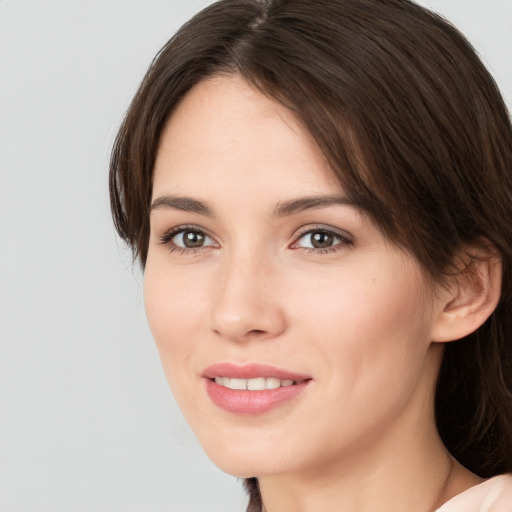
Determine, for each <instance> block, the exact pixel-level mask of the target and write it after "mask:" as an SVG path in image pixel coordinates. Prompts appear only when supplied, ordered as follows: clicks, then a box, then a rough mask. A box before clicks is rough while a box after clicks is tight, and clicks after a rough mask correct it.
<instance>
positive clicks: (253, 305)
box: [211, 255, 286, 342]
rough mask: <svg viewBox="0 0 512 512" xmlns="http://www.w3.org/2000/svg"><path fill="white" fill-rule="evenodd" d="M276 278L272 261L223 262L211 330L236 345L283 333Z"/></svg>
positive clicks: (213, 307) (280, 304)
mask: <svg viewBox="0 0 512 512" xmlns="http://www.w3.org/2000/svg"><path fill="white" fill-rule="evenodd" d="M278 275H279V272H278V271H277V269H275V268H273V265H272V263H271V262H268V261H265V260H264V259H263V258H258V257H255V255H252V257H248V258H245V257H242V256H240V257H233V258H232V259H231V260H230V261H226V262H225V263H224V266H223V268H222V269H221V270H220V278H219V282H218V287H217V290H218V292H217V294H216V296H215V297H214V299H213V303H212V320H211V322H212V329H213V331H214V332H215V333H216V334H218V335H220V336H222V337H223V338H225V339H227V340H230V341H235V342H246V341H249V340H253V339H259V340H265V339H271V338H274V337H277V336H279V335H280V334H282V333H283V332H284V331H285V330H286V318H285V314H284V310H283V307H282V306H283V304H282V301H281V298H280V293H279V289H278V288H279V286H278V282H279V280H280V279H279V278H278Z"/></svg>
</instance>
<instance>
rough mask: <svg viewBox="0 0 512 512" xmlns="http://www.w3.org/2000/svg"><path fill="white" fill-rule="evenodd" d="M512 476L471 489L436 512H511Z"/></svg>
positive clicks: (492, 480) (493, 480)
mask: <svg viewBox="0 0 512 512" xmlns="http://www.w3.org/2000/svg"><path fill="white" fill-rule="evenodd" d="M511 511H512V474H507V475H499V476H495V477H493V478H490V479H489V480H486V481H485V482H483V483H481V484H479V485H475V486H474V487H471V488H470V489H468V490H467V491H465V492H463V493H462V494H459V495H458V496H455V497H454V498H452V499H451V500H450V501H448V502H446V503H445V504H444V505H443V506H442V507H441V508H439V509H437V511H436V512H511Z"/></svg>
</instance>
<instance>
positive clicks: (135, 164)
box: [110, 0, 512, 510]
mask: <svg viewBox="0 0 512 512" xmlns="http://www.w3.org/2000/svg"><path fill="white" fill-rule="evenodd" d="M220 74H239V75H241V76H242V77H244V78H245V80H246V81H247V82H248V83H250V84H251V85H252V86H253V87H255V88H256V89H257V90H259V91H261V92H262V93H264V94H266V95H267V96H269V97H271V98H273V99H276V100H277V101H279V102H280V103H281V104H283V105H285V106H286V107H288V108H289V109H291V110H292V111H293V112H294V113H295V114H296V115H297V117H298V118H299V119H300V120H301V121H302V122H303V123H304V126H305V127H306V129H307V130H308V131H309V132H310V134H311V135H312V137H313V138H314V140H315V141H316V143H317V145H318V147H319V149H320V150H321V151H322V152H323V154H324V155H325V157H326V159H327V161H328V162H329V164H330V167H331V168H332V172H333V173H334V174H335V176H336V177H337V178H338V179H339V182H340V184H341V185H342V187H343V189H344V191H345V192H346V194H347V195H348V196H349V197H350V198H351V199H352V200H353V201H354V202H356V204H358V205H359V206H360V207H361V208H363V209H364V210H365V211H366V212H367V214H368V215H369V216H370V218H371V219H372V220H373V221H374V222H375V224H376V225H377V226H378V227H379V228H380V229H381V230H382V232H383V233H384V234H385V235H386V236H387V237H388V238H389V239H390V241H392V242H393V243H395V244H397V245H398V246H400V247H402V248H404V249H406V250H407V251H409V252H410V253H411V254H412V255H414V257H415V258H416V259H417V261H418V262H419V264H420V265H421V266H422V268H423V269H424V271H425V273H426V274H427V275H428V276H430V277H431V278H432V279H433V280H435V281H442V280H443V279H445V278H446V276H447V275H449V274H450V273H451V272H452V271H453V265H452V264H453V262H454V258H455V257H456V255H457V254H460V252H461V251H463V250H464V248H467V247H470V246H475V245H477V244H481V243H487V244H489V243H490V244H492V246H493V247H495V248H496V249H497V250H498V252H499V254H500V256H501V258H502V262H503V283H502V296H501V299H500V302H499V304H498V306H497V309H496V310H495V312H494V313H493V314H492V316H491V317H490V318H489V319H488V321H487V322H486V323H485V324H484V325H482V326H481V327H480V328H479V329H478V330H477V331H476V332H474V333H473V334H470V335H469V336H467V338H465V339H464V340H460V341H457V342H451V343H448V344H447V346H446V350H445V354H444V358H443V363H442V366H441V370H440V375H439V379H438V384H437V390H436V404H435V406H436V409H435V411H436V420H437V424H438V428H439V431H440V434H441V437H442V439H443V441H444V443H445V445H446V446H447V448H448V449H449V450H450V452H451V453H452V454H453V455H454V456H455V457H456V458H457V459H458V460H459V461H460V462H461V463H462V464H463V465H465V466H466V467H468V468H469V469H470V470H471V471H473V472H475V473H477V474H478V475H480V476H483V477H489V476H492V475H495V474H498V473H501V472H505V471H510V470H512V340H511V333H512V325H511V324H512V311H511V305H512V303H511V299H512V273H511V271H512V265H511V262H512V222H511V219H512V129H511V123H510V118H509V114H508V112H507V109H506V106H505V104H504V101H503V99H502V97H501V95H500V93H499V90H498V88H497V86H496V84H495V83H494V81H493V79H492V77H491V76H490V74H489V73H488V71H487V70H486V69H485V67H484V66H483V64H482V63H481V61H480V60H479V58H478V57H477V55H476V53H475V51H474V50H473V48H472V47H471V45H470V44H469V43H468V42H467V40H466V39H465V38H464V37H463V36H462V35H461V34H460V33H459V32H458V31H457V30H456V29H455V28H454V27H453V26H452V25H450V24H449V23H448V22H446V21H445V20H443V19H442V18H441V17H440V16H438V15H437V14H434V13H432V12H430V11H428V10H426V9H423V8H421V7H419V6H418V5H416V4H414V3H413V2H411V1H409V0H315V1H314V2H312V1H311V0H221V1H219V2H216V3H214V4H212V5H210V6H209V7H207V8H205V9H204V10H203V11H201V12H200V13H199V14H197V15H196V16H195V17H194V18H193V19H192V20H191V21H189V22H188V23H187V24H185V25H184V26H183V27H182V28H181V30H180V31H179V32H178V33H177V34H176V35H175V36H174V37H173V38H172V39H171V40H170V41H169V42H168V43H167V44H166V45H165V46H164V48H163V49H162V50H161V51H160V53H159V54H158V55H157V56H156V58H155V60H154V61H153V63H152V64H151V67H150V68H149V70H148V72H147V74H146V76H145V78H144V80H143V82H142V84H141V86H140V88H139V90H138V92H137V94H136V96H135V98H134V99H133V102H132V104H131V106H130V108H129V110H128V113H127V114H126V117H125V120H124V122H123V124H122V126H121V129H120V131H119V133H118V136H117V139H116V142H115V145H114V148H113V152H112V159H111V170H110V191H111V205H112V213H113V218H114V222H115V225H116V228H117V230H118V232H119V234H120V236H121V237H122V238H123V239H124V240H125V241H126V242H127V243H128V244H129V245H130V246H131V247H132V249H133V252H134V255H135V256H136V257H138V258H139V259H140V261H141V263H142V265H143V266H144V264H145V261H146V256H147V248H148V239H149V206H150V199H151V190H152V174H153V166H154V162H155V156H156V152H157V147H158V143H159V139H160V135H161V132H162V129H163V127H164V125H165V123H166V121H167V120H168V118H169V116H171V115H172V113H173V110H174V109H175V107H176V105H177V104H178V103H179V102H180V100H181V99H182V98H183V97H184V96H185V95H186V94H187V92H188V91H189V90H190V89H191V88H192V87H193V86H194V85H195V84H197V83H198V82H200V81H201V80H204V79H206V78H208V77H211V76H214V75H220ZM246 486H247V487H248V489H249V493H250V495H251V505H250V506H251V507H253V508H252V509H251V510H259V509H261V504H260V503H259V502H258V500H259V497H258V496H259V493H258V488H257V481H256V480H255V479H248V480H247V481H246Z"/></svg>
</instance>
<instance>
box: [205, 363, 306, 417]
mask: <svg viewBox="0 0 512 512" xmlns="http://www.w3.org/2000/svg"><path fill="white" fill-rule="evenodd" d="M217 376H218V377H231V378H236V379H254V378H257V377H276V378H278V379H280V380H285V379H289V380H293V381H295V384H294V385H293V386H285V387H280V388H276V389H264V390H261V391H249V390H236V389H229V388H226V387H224V386H221V385H219V384H216V383H215V381H214V380H213V379H214V378H215V377H217ZM203 377H204V378H205V382H206V391H207V393H208V396H209V397H210V399H211V400H212V402H213V403H214V404H216V405H217V406H218V407H220V408H221V409H223V410H224V411H227V412H231V413H235V414H244V415H256V414H262V413H264V412H267V411H270V410H272V409H274V408H275V407H277V406H279V405H281V404H283V403H285V402H289V401H290V400H292V399H293V398H295V397H297V396H298V395H299V394H301V393H302V392H303V391H304V389H305V388H306V386H307V385H308V384H309V383H310V381H311V377H309V376H307V375H301V374H298V373H293V372H289V371H287V370H283V369H280V368H275V367H273V366H268V365H261V364H249V365H243V366H237V365H234V364H231V363H220V364H215V365H213V366H210V367H208V368H206V370H205V371H204V372H203Z"/></svg>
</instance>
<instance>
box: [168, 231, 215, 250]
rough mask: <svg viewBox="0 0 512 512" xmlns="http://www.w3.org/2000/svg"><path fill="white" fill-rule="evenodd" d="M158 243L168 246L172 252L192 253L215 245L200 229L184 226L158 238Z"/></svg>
mask: <svg viewBox="0 0 512 512" xmlns="http://www.w3.org/2000/svg"><path fill="white" fill-rule="evenodd" d="M160 241H161V243H162V244H164V245H166V244H168V245H170V246H171V249H172V250H174V249H182V250H183V251H188V250H191V251H193V250H197V249H202V248H204V247H211V246H216V245H217V244H216V242H215V241H214V240H213V239H212V238H211V237H209V236H208V235H207V234H206V233H205V232H204V231H202V230H201V229H198V228H192V227H186V226H179V227H177V228H175V229H171V230H170V231H168V232H167V233H165V234H164V235H163V236H161V237H160Z"/></svg>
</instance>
